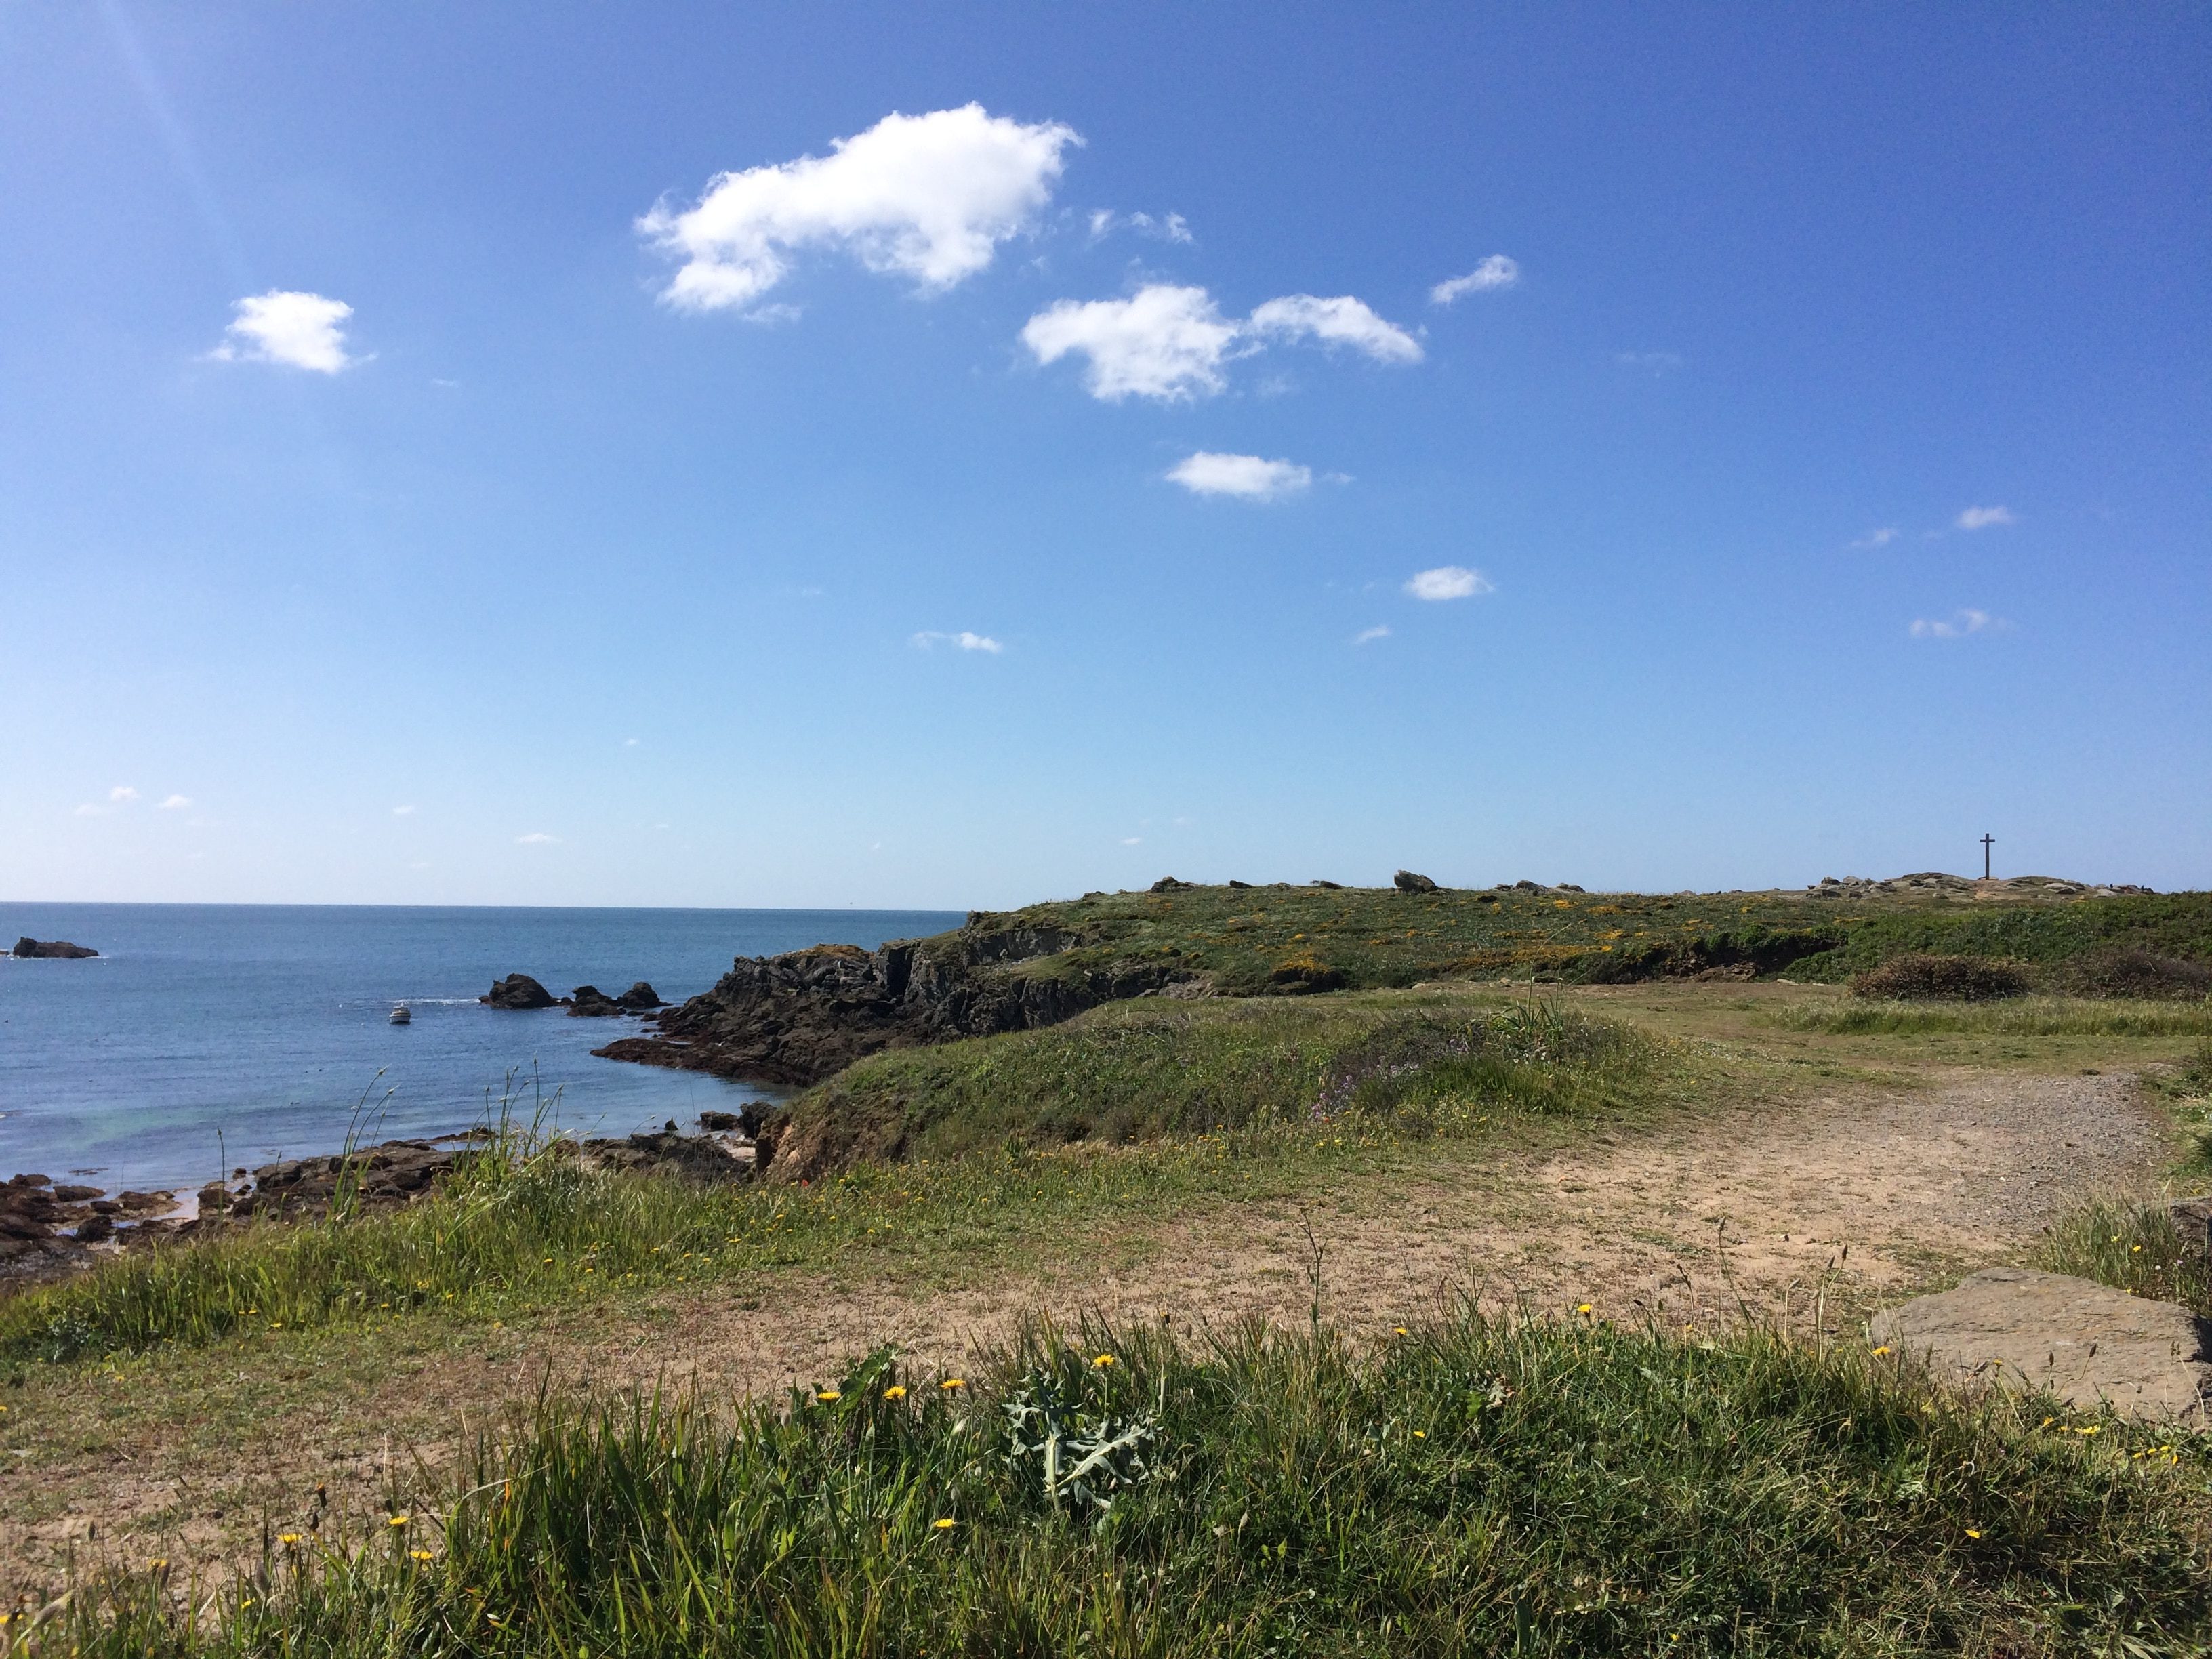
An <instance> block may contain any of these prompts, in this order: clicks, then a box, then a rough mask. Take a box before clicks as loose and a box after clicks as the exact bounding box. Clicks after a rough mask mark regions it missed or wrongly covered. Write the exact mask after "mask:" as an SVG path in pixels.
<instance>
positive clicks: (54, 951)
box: [9, 933, 100, 962]
mask: <svg viewBox="0 0 2212 1659" xmlns="http://www.w3.org/2000/svg"><path fill="white" fill-rule="evenodd" d="M99 954H100V952H99V951H95V950H94V949H93V948H92V946H90V945H72V944H70V942H69V941H68V940H67V939H33V938H32V937H31V936H30V935H29V934H28V933H26V934H24V935H23V937H22V938H21V939H17V940H16V941H15V949H14V950H13V951H9V955H10V956H17V957H52V958H54V959H56V960H60V961H70V962H74V961H76V960H78V959H80V958H82V957H96V956H98V955H99Z"/></svg>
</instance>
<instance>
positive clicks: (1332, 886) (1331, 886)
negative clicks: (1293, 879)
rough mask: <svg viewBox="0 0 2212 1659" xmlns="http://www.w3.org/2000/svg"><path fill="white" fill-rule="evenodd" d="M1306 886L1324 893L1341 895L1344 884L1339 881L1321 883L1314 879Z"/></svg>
mask: <svg viewBox="0 0 2212 1659" xmlns="http://www.w3.org/2000/svg"><path fill="white" fill-rule="evenodd" d="M1306 885H1307V886H1309V887H1318V888H1320V889H1322V890H1323V891H1324V892H1330V893H1341V892H1342V891H1343V890H1344V884H1343V883H1342V882H1340V881H1321V880H1318V879H1316V880H1314V881H1310V882H1308V883H1307V884H1306Z"/></svg>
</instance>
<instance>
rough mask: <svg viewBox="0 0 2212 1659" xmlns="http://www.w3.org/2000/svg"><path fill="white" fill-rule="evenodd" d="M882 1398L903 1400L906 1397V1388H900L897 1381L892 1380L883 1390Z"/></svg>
mask: <svg viewBox="0 0 2212 1659" xmlns="http://www.w3.org/2000/svg"><path fill="white" fill-rule="evenodd" d="M905 1398H906V1390H905V1389H902V1388H901V1387H900V1386H899V1385H898V1384H897V1383H892V1384H891V1385H890V1387H889V1388H888V1389H884V1399H886V1400H903V1399H905Z"/></svg>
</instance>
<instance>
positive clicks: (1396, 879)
mask: <svg viewBox="0 0 2212 1659" xmlns="http://www.w3.org/2000/svg"><path fill="white" fill-rule="evenodd" d="M1390 884H1391V885H1392V886H1393V887H1395V888H1396V889H1397V890H1399V891H1400V892H1401V893H1433V892H1435V891H1436V890H1437V884H1436V883H1434V882H1432V881H1431V880H1430V879H1429V878H1427V877H1426V876H1417V875H1415V874H1414V873H1413V872H1412V871H1411V870H1401V871H1400V872H1398V873H1397V874H1396V875H1395V876H1393V877H1391V878H1390Z"/></svg>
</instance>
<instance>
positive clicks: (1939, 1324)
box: [1868, 1267, 2212, 1428]
mask: <svg viewBox="0 0 2212 1659" xmlns="http://www.w3.org/2000/svg"><path fill="white" fill-rule="evenodd" d="M1868 1334H1869V1335H1870V1336H1871V1337H1872V1338H1873V1340H1875V1342H1876V1343H1877V1344H1881V1345H1883V1346H1888V1347H1891V1348H1893V1349H1896V1350H1898V1351H1899V1352H1902V1353H1907V1354H1911V1355H1912V1356H1914V1357H1915V1358H1920V1359H1923V1360H1924V1361H1926V1363H1927V1364H1928V1365H1929V1368H1930V1370H1933V1371H1934V1372H1935V1374H1936V1376H1939V1377H1941V1378H1942V1379H1944V1380H1945V1381H1947V1382H1953V1383H1960V1384H1964V1385H1966V1386H1968V1387H1990V1386H1996V1387H2002V1388H2013V1389H2047V1390H2049V1391H2050V1392H2051V1394H2054V1395H2057V1397H2058V1398H2059V1399H2061V1400H2063V1401H2065V1402H2066V1403H2067V1404H2068V1405H2069V1406H2074V1407H2079V1408H2080V1409H2081V1410H2083V1411H2094V1410H2096V1409H2097V1408H2098V1407H2100V1406H2101V1405H2110V1406H2111V1407H2112V1409H2113V1410H2114V1411H2116V1412H2118V1413H2120V1415H2121V1416H2123V1417H2136V1418H2152V1419H2178V1420H2179V1421H2181V1422H2183V1423H2185V1424H2186V1425H2188V1426H2190V1427H2191V1428H2201V1427H2203V1426H2204V1409H2205V1401H2206V1400H2207V1399H2208V1398H2212V1340H2208V1339H2212V1326H2208V1324H2207V1322H2205V1321H2203V1320H2202V1319H2199V1318H2198V1317H2197V1316H2196V1315H2195V1314H2193V1313H2191V1312H2190V1311H2189V1310H2188V1309H2186V1308H2182V1307H2177V1306H2175V1305H2174V1304H2172V1303H2170V1302H2153V1301H2149V1300H2148V1299H2147V1298H2145V1297H2139V1296H2130V1294H2128V1292H2127V1291H2116V1290H2114V1289H2112V1287H2111V1286H2110V1285H2099V1284H2095V1283H2093V1282H2092V1281H2090V1280H2088V1279H2069V1278H2068V1277H2067V1276H2066V1275H2064V1274H2063V1273H2037V1272H2035V1271H2033V1269H2031V1268H2027V1267H1990V1268H1986V1269H1984V1271H1982V1272H1980V1273H1975V1274H1973V1275H1972V1276H1971V1277H1969V1278H1967V1279H1964V1280H1962V1281H1961V1282H1960V1285H1959V1286H1958V1288H1957V1289H1955V1290H1949V1291H1943V1292H1942V1293H1941V1294H1940V1295H1936V1296H1923V1297H1915V1298H1914V1299H1913V1300H1911V1301H1910V1302H1907V1303H1905V1304H1903V1305H1902V1306H1899V1307H1896V1308H1892V1309H1890V1310H1888V1311H1887V1312H1886V1313H1881V1314H1877V1315H1876V1316H1875V1318H1874V1321H1873V1322H1872V1323H1871V1324H1870V1325H1869V1327H1868Z"/></svg>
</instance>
